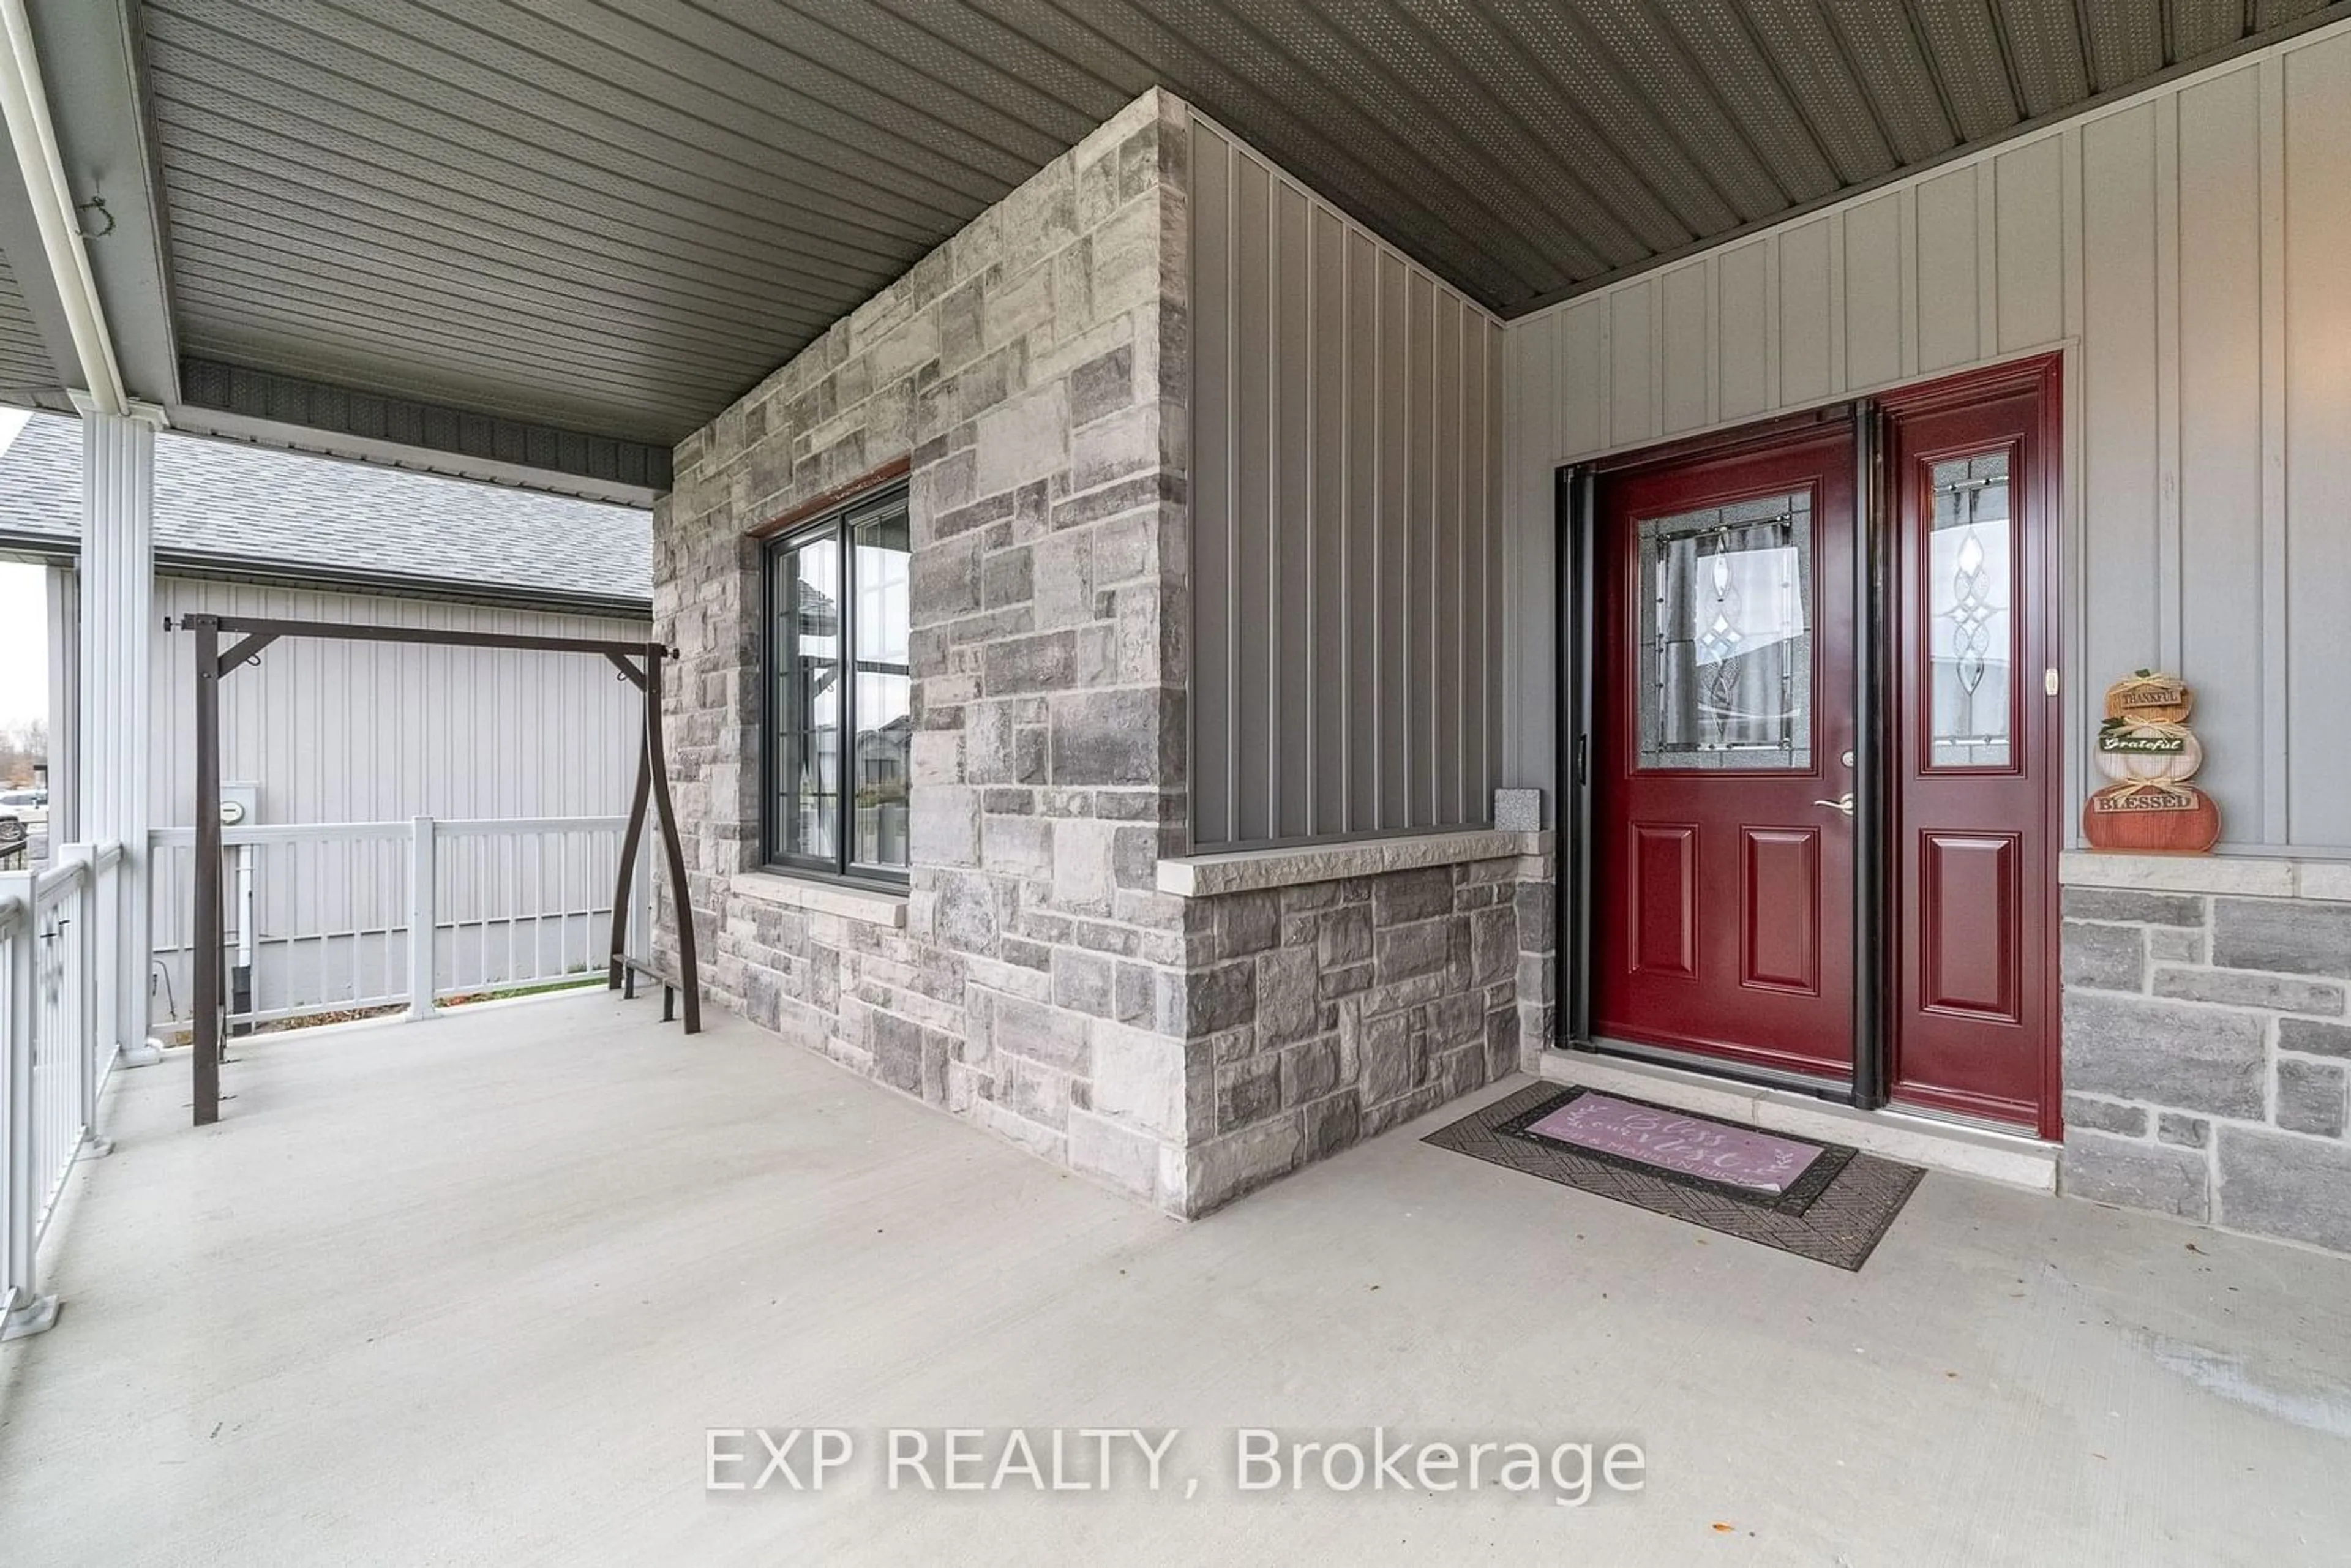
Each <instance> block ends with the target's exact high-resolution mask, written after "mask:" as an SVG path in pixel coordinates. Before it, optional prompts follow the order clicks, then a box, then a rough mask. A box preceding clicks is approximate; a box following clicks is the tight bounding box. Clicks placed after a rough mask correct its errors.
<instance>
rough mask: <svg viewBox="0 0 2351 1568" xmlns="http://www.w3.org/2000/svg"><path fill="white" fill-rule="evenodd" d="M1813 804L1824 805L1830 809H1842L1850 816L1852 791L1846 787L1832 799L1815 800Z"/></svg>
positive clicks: (1851, 812)
mask: <svg viewBox="0 0 2351 1568" xmlns="http://www.w3.org/2000/svg"><path fill="white" fill-rule="evenodd" d="M1813 805H1815V806H1826V807H1827V808H1828V809H1829V810H1832V811H1843V812H1844V814H1845V815H1846V816H1848V817H1850V816H1852V815H1853V791H1852V790H1850V789H1848V790H1846V791H1845V792H1844V794H1843V795H1840V796H1838V797H1837V798H1836V799H1835V800H1815V801H1813Z"/></svg>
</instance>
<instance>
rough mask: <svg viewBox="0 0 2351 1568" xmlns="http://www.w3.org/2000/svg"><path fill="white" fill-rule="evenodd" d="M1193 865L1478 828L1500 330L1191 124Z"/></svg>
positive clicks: (1496, 722)
mask: <svg viewBox="0 0 2351 1568" xmlns="http://www.w3.org/2000/svg"><path fill="white" fill-rule="evenodd" d="M1191 171H1192V204H1191V205H1192V215H1193V221H1192V227H1191V235H1192V262H1191V273H1192V318H1191V319H1192V328H1193V354H1192V376H1193V388H1194V402H1193V407H1194V409H1195V412H1196V418H1195V420H1194V422H1193V427H1192V455H1193V485H1194V489H1193V494H1194V503H1193V508H1192V517H1193V528H1192V564H1193V582H1194V590H1195V591H1194V595H1193V601H1192V650H1193V653H1192V699H1193V701H1192V838H1193V846H1194V848H1195V849H1196V850H1202V851H1207V850H1214V849H1225V848H1233V847H1238V846H1241V845H1245V844H1263V843H1270V842H1296V841H1308V840H1317V839H1337V838H1348V837H1359V836H1362V835H1364V834H1370V833H1378V832H1390V831H1414V830H1424V831H1425V830H1427V829H1431V828H1458V827H1476V826H1481V825H1483V824H1485V823H1486V822H1488V821H1491V820H1492V806H1493V788H1494V785H1495V784H1496V782H1498V779H1497V774H1498V772H1499V767H1500V762H1501V754H1502V751H1501V747H1502V737H1501V710H1502V683H1501V649H1502V617H1501V614H1500V609H1501V605H1502V602H1503V599H1504V585H1503V581H1502V517H1501V496H1500V477H1501V361H1502V353H1501V350H1502V329H1501V324H1500V323H1499V321H1498V320H1496V319H1494V318H1493V317H1492V316H1489V314H1487V313H1486V312H1485V311H1484V310H1482V309H1480V308H1479V307H1478V306H1477V305H1475V304H1474V303H1472V302H1471V301H1469V300H1468V298H1465V297H1463V296H1462V295H1461V294H1459V293H1458V292H1457V291H1456V290H1454V289H1452V288H1449V287H1446V286H1445V285H1444V284H1442V283H1439V282H1438V281H1437V280H1436V279H1435V278H1434V277H1431V276H1430V275H1429V274H1428V273H1427V272H1426V270H1424V269H1423V268H1421V267H1417V266H1416V265H1414V263H1413V262H1412V261H1411V259H1410V258H1409V257H1407V256H1404V255H1403V254H1402V253H1401V252H1399V251H1397V250H1395V248H1394V247H1393V246H1387V245H1384V244H1382V243H1381V242H1380V241H1378V240H1377V239H1374V237H1373V236H1372V235H1370V234H1369V233H1367V232H1366V231H1365V230H1364V229H1363V228H1361V227H1360V226H1358V225H1355V224H1353V223H1351V222H1349V221H1348V220H1347V218H1346V217H1345V216H1344V215H1343V214H1341V213H1340V212H1339V211H1338V209H1336V208H1335V207H1332V205H1331V204H1328V203H1327V202H1324V201H1322V199H1321V198H1319V197H1317V196H1315V195H1313V194H1312V193H1310V192H1308V191H1307V190H1305V189H1304V188H1303V187H1302V186H1301V185H1300V184H1298V183H1297V182H1295V181H1294V180H1291V179H1290V177H1289V176H1287V175H1285V174H1284V173H1282V172H1280V170H1279V169H1277V168H1275V167H1274V166H1273V165H1272V164H1271V163H1270V162H1267V161H1266V160H1265V159H1264V158H1263V157H1261V156H1260V155H1259V154H1258V153H1256V152H1252V151H1251V150H1250V149H1249V147H1247V146H1246V145H1245V144H1243V143H1241V142H1240V141H1238V140H1236V139H1235V138H1234V137H1233V136H1232V135H1231V134H1230V133H1228V132H1227V131H1223V130H1221V129H1219V128H1218V127H1217V126H1214V125H1212V124H1209V123H1208V122H1207V121H1205V120H1199V119H1195V120H1193V121H1192V132H1191Z"/></svg>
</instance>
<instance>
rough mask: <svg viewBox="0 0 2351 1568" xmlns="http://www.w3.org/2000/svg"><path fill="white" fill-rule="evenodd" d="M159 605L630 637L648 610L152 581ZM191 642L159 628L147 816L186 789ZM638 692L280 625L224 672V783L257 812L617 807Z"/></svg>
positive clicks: (588, 811) (608, 676)
mask: <svg viewBox="0 0 2351 1568" xmlns="http://www.w3.org/2000/svg"><path fill="white" fill-rule="evenodd" d="M155 612H156V615H157V617H158V618H159V620H160V618H162V617H163V616H169V617H171V618H172V621H173V622H177V621H178V620H179V618H180V617H181V616H183V615H186V614H190V613H192V612H204V613H210V614H216V615H249V616H267V617H276V618H280V619H286V620H299V621H357V622H365V623H368V624H371V625H374V624H389V625H400V626H427V627H434V628H439V629H462V630H465V631H469V632H501V633H508V634H521V635H528V636H542V637H598V638H615V639H622V640H626V641H630V642H638V643H642V642H645V641H647V640H649V639H650V638H651V637H652V635H653V631H652V622H651V621H650V620H645V621H629V620H620V619H614V618H608V617H602V616H588V615H563V614H550V613H548V612H540V611H532V610H512V609H494V608H490V607H486V606H475V605H465V604H452V603H444V602H442V601H434V600H423V599H393V598H389V597H379V596H375V595H370V594H356V593H335V592H327V591H318V590H311V589H286V588H264V587H256V586H252V585H247V584H242V583H233V582H218V581H211V580H197V579H191V578H172V577H164V578H158V579H157V580H156V583H155ZM195 644H196V640H195V637H194V635H193V633H184V632H158V633H157V634H156V637H155V641H154V644H153V653H152V659H153V664H152V671H153V674H152V676H151V678H150V685H149V693H150V696H149V701H150V704H151V708H152V715H153V730H152V734H153V737H154V739H153V743H152V747H151V749H150V753H149V755H150V757H151V759H152V760H151V762H150V769H151V771H150V780H151V788H152V794H151V795H150V797H149V799H150V800H151V802H152V810H153V812H154V821H155V823H156V824H157V825H158V826H159V827H185V826H187V825H189V824H190V823H191V822H192V821H193V815H192V813H193V804H194V800H195V758H196V743H195V651H196V648H195ZM643 716H644V705H643V700H642V699H641V698H640V697H639V696H638V694H637V689H636V687H634V686H632V685H629V683H628V682H626V681H624V680H622V678H621V677H620V674H619V673H618V672H617V671H615V670H614V669H613V668H612V666H611V664H607V663H605V662H604V661H603V660H601V659H598V658H591V657H590V656H588V655H586V654H580V653H522V652H516V651H510V650H503V649H482V648H434V647H424V646H421V645H417V644H413V643H412V644H403V643H341V642H328V641H325V640H321V639H314V638H302V637H289V638H286V639H284V640H282V641H280V642H277V643H273V644H271V645H270V646H269V647H268V648H267V649H266V650H264V651H263V653H262V655H261V662H260V663H259V664H256V665H253V666H251V667H249V668H246V669H242V670H239V671H238V672H237V673H236V674H235V675H234V676H232V677H231V678H229V679H228V680H226V681H224V682H223V683H221V717H220V746H221V778H222V779H223V780H224V781H227V782H238V783H257V784H259V785H260V786H261V810H260V816H259V821H263V822H382V821H406V820H408V819H409V818H411V817H419V816H423V817H451V818H457V817H583V816H617V815H620V814H622V813H625V812H626V811H627V810H628V809H629V791H630V789H631V787H632V785H633V784H634V782H635V779H636V772H635V768H636V760H637V747H638V742H639V738H640V737H641V735H642V733H643V730H642V726H643Z"/></svg>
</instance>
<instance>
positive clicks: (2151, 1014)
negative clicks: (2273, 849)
mask: <svg viewBox="0 0 2351 1568" xmlns="http://www.w3.org/2000/svg"><path fill="white" fill-rule="evenodd" d="M2277 869H2278V870H2279V871H2281V872H2283V871H2285V870H2287V869H2288V868H2286V867H2283V866H2279V867H2278V868H2277ZM2064 913H2065V922H2064V938H2063V953H2062V964H2063V969H2064V988H2065V1006H2064V1072H2065V1126H2066V1132H2065V1152H2064V1164H2063V1166H2062V1181H2063V1185H2064V1189H2065V1190H2066V1191H2068V1192H2070V1193H2072V1194H2074V1195H2075V1196H2077V1197H2088V1198H2094V1199H2098V1200H2100V1201H2104V1202H2109V1203H2118V1204H2124V1205H2127V1206H2129V1207H2136V1208H2152V1209H2158V1210H2160V1211H2162V1212H2164V1213H2167V1214H2174V1215H2179V1216H2180V1217H2182V1218H2188V1219H2195V1220H2203V1221H2208V1222H2210V1223H2212V1224H2216V1225H2222V1226H2226V1227H2228V1228H2231V1229H2234V1230H2247V1231H2253V1232H2256V1233H2259V1234H2262V1235H2265V1236H2278V1237H2285V1238H2289V1239H2294V1240H2297V1241H2304V1242H2310V1243H2313V1244H2315V1245H2317V1246H2321V1247H2327V1248H2333V1249H2338V1250H2343V1251H2351V1138H2347V1137H2346V1133H2351V1101H2346V1074H2351V1017H2346V990H2351V902H2335V901H2333V900H2321V899H2312V898H2288V897H2245V896H2233V895H2228V894H2204V893H2179V892H2162V891H2142V890H2137V889H2126V888H2108V887H2082V886H2074V887H2068V888H2067V889H2066V890H2065V893H2064Z"/></svg>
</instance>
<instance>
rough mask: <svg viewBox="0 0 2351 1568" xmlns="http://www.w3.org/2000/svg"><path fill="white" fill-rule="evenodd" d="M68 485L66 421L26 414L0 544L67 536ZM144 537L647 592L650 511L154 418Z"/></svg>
mask: <svg viewBox="0 0 2351 1568" xmlns="http://www.w3.org/2000/svg"><path fill="white" fill-rule="evenodd" d="M80 496H81V433H80V429H79V426H78V422H76V421H74V420H70V419H58V418H55V417H53V416H49V415H45V414H36V415H34V416H33V417H32V418H31V419H29V420H27V421H26V423H25V428H24V431H23V433H22V434H19V435H18V436H17V437H16V441H15V442H14V443H12V444H10V445H9V447H8V448H7V450H6V452H5V453H4V454H0V547H5V546H7V545H14V546H15V547H16V548H18V549H26V548H36V549H37V548H38V547H39V546H40V545H42V544H44V543H54V544H56V545H58V546H63V547H68V548H69V547H70V546H71V545H72V543H73V542H74V541H75V540H76V539H78V538H79V536H80V532H81V501H80ZM155 550H156V555H157V557H158V559H159V560H164V561H169V562H173V563H183V564H199V565H217V567H218V568H219V569H220V570H225V571H231V572H234V571H237V570H269V571H271V572H273V573H276V574H279V575H283V574H286V573H287V571H288V569H292V570H294V571H296V572H299V573H303V574H307V575H311V576H315V577H317V578H319V579H322V580H336V581H338V582H350V583H354V584H376V585H382V586H388V587H403V586H404V587H412V588H414V589H419V590H428V591H434V592H438V593H442V594H447V595H450V596H453V597H460V598H462V597H466V596H468V595H469V594H476V593H484V592H485V591H486V594H487V596H491V597H496V598H500V599H507V600H512V599H515V598H517V597H527V596H529V595H533V594H539V595H545V596H548V597H549V598H554V599H563V600H569V601H583V600H596V601H615V602H616V603H635V604H644V605H649V604H650V602H651V601H652V598H653V524H652V518H651V517H649V516H648V515H647V514H646V513H643V512H641V511H637V510H635V509H634V508H632V507H614V506H608V505H605V504H603V503H601V502H597V501H580V500H572V499H569V498H567V497H559V496H546V495H540V494H538V493H537V492H535V491H529V490H509V489H505V488H502V487H500V486H490V485H480V484H475V483H472V482H470V481H467V480H463V479H447V478H442V477H439V476H434V475H426V474H408V473H402V472H401V471H400V470H398V469H392V468H381V467H374V466H371V465H363V464H358V463H343V462H338V461H336V460H335V459H333V458H328V457H310V456H305V455H301V454H298V453H291V452H280V451H277V450H276V449H274V448H271V447H266V446H246V445H241V444H236V443H234V442H224V441H207V440H204V439H200V438H198V437H194V436H187V435H177V434H172V433H171V432H168V431H166V432H164V433H162V434H159V435H158V436H157V437H156V438H155Z"/></svg>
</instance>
